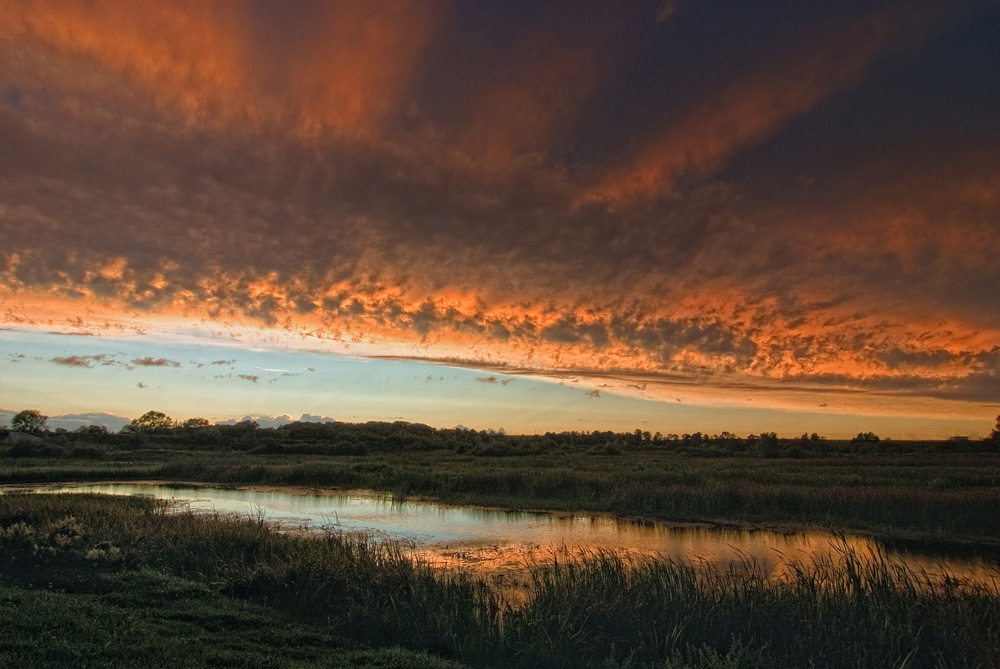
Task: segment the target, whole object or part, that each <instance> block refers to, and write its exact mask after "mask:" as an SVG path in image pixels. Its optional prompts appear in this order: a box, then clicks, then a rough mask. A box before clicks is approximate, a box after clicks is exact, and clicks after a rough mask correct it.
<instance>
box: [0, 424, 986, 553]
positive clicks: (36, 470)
mask: <svg viewBox="0 0 1000 669" xmlns="http://www.w3.org/2000/svg"><path fill="white" fill-rule="evenodd" d="M0 456H2V458H3V460H2V463H3V464H2V467H0V483H42V482H54V481H82V480H92V481H93V480H115V479H117V480H125V479H163V480H175V481H201V482H208V483H225V484H255V483H260V484H274V485H282V484H289V485H299V486H302V485H304V486H330V487H340V488H368V489H373V490H380V491H385V492H389V493H392V494H395V495H398V496H401V497H402V496H412V495H419V496H428V497H434V498H437V499H440V500H443V501H448V502H456V503H474V504H483V505H492V506H500V507H510V508H537V509H552V510H557V509H558V510H562V509H572V510H589V511H596V512H610V513H615V514H620V515H626V516H639V517H646V518H659V519H671V520H712V521H747V522H752V523H811V524H819V525H824V526H828V527H833V528H840V529H852V530H864V531H872V532H876V533H879V534H882V535H898V536H901V537H919V538H924V539H942V540H962V541H967V542H973V543H986V544H995V543H997V542H1000V523H997V522H996V516H995V512H996V509H997V508H1000V450H998V447H997V443H996V442H993V441H982V442H980V441H976V442H887V441H880V442H874V441H855V442H846V441H841V442H833V441H825V440H819V439H794V440H781V439H775V438H773V437H771V436H770V435H762V436H761V437H759V438H758V437H755V438H753V439H735V438H710V437H707V436H704V435H684V436H682V437H677V438H657V437H655V436H650V435H648V434H642V433H638V432H637V433H629V434H614V433H590V434H576V433H562V434H549V435H543V436H538V437H508V436H504V435H493V434H485V433H476V432H466V431H455V430H433V429H431V428H428V427H426V426H421V425H411V424H407V423H393V424H387V423H369V424H364V425H350V424H331V425H320V424H293V425H290V426H286V427H283V428H279V429H277V430H263V429H257V428H254V427H253V426H248V425H238V426H230V427H205V428H194V429H183V428H177V429H174V430H167V431H163V432H159V433H147V434H133V435H108V434H95V433H89V434H88V433H63V434H54V435H50V436H48V437H46V438H45V439H44V441H43V442H41V443H31V444H13V445H8V446H6V447H0Z"/></svg>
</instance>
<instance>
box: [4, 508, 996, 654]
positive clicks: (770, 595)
mask: <svg viewBox="0 0 1000 669" xmlns="http://www.w3.org/2000/svg"><path fill="white" fill-rule="evenodd" d="M840 558H841V559H838V560H835V561H831V562H828V563H823V564H819V565H810V566H806V565H798V566H797V568H796V569H794V570H793V571H792V573H791V575H790V576H789V577H788V578H785V579H783V580H772V579H769V578H767V577H766V576H765V575H764V574H763V573H761V571H760V570H759V569H757V568H756V565H754V564H752V563H747V564H744V565H742V566H740V567H739V568H732V569H729V570H725V571H719V570H715V571H713V570H704V569H695V568H692V567H689V566H685V565H681V564H677V563H673V562H669V561H663V560H652V559H635V558H628V557H626V556H623V555H617V554H607V553H599V554H593V555H588V556H583V557H582V559H581V560H579V561H572V562H568V563H560V564H556V565H553V566H551V567H546V568H541V567H539V568H536V569H534V570H533V571H532V572H531V583H532V589H531V592H532V594H531V596H530V598H529V599H528V601H527V602H520V603H518V602H514V601H511V600H506V599H504V595H503V593H502V591H499V590H496V589H493V588H491V587H490V586H488V585H486V584H484V583H482V582H480V581H478V580H476V579H475V578H474V577H473V576H472V575H468V574H455V573H443V572H437V571H435V570H433V569H432V568H430V567H429V566H427V565H425V564H421V563H419V562H414V561H413V560H411V559H409V558H408V557H407V556H406V554H405V552H404V551H403V550H402V548H401V547H400V546H399V545H396V544H391V543H384V542H378V541H374V540H372V539H371V538H368V537H364V536H341V535H329V536H326V537H324V538H320V539H306V538H298V537H293V536H288V535H283V534H280V533H278V532H275V531H273V530H272V529H270V528H269V527H268V526H267V525H265V524H264V523H263V521H262V520H261V519H260V518H241V519H233V518H225V517H218V516H201V515H194V514H190V513H175V512H171V511H170V510H169V509H168V508H167V507H166V506H164V505H163V504H161V503H158V502H154V501H152V500H147V499H139V498H109V497H102V496H96V495H14V494H10V495H2V496H0V559H2V561H3V564H4V568H5V569H4V572H3V574H4V575H3V576H0V582H2V579H4V578H8V574H11V573H16V572H18V571H19V570H20V571H21V572H30V571H31V570H35V569H38V568H39V567H40V566H45V565H48V566H50V567H51V566H52V565H58V566H59V567H60V569H64V570H84V571H86V570H90V571H97V572H101V573H125V572H135V571H138V570H148V569H153V570H157V571H159V572H162V573H165V574H171V575H173V577H177V578H183V579H189V580H192V581H195V582H197V583H201V584H203V586H204V587H208V588H209V589H210V590H211V591H213V592H217V593H220V595H224V596H226V597H231V598H235V599H238V600H248V601H251V602H254V603H256V604H262V605H265V606H267V607H270V608H274V609H277V610H282V611H286V612H294V613H295V615H296V616H298V617H299V618H301V619H302V620H305V621H307V622H308V623H309V624H310V625H316V626H319V627H321V628H322V629H324V630H327V631H329V632H330V633H332V634H336V635H340V636H343V637H345V638H348V639H353V640H355V641H356V642H359V643H364V644H369V645H378V646H403V647H407V648H410V649H417V650H421V651H431V652H433V653H435V654H437V655H439V656H443V657H446V658H451V659H453V660H456V661H459V662H462V663H464V664H467V665H474V666H496V667H525V668H527V667H679V666H695V667H697V666H704V667H741V666H820V667H859V668H861V667H898V666H907V667H939V666H956V667H994V666H1000V654H998V652H997V649H998V648H1000V596H998V593H997V590H996V589H995V588H994V589H990V588H987V587H983V586H976V585H973V584H969V583H964V582H960V581H958V580H956V579H945V580H943V581H935V580H933V579H930V578H929V577H927V576H926V575H923V574H919V573H914V572H911V571H909V570H907V569H905V568H904V567H902V566H901V565H898V564H895V563H893V562H892V561H890V560H888V559H886V558H885V557H884V556H881V557H877V558H876V559H874V560H864V559H862V558H860V557H859V556H858V555H856V554H854V553H852V552H850V551H849V550H847V549H846V548H845V549H844V551H843V554H842V555H841V556H840Z"/></svg>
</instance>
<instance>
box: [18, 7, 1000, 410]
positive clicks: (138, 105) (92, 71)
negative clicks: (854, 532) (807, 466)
mask: <svg viewBox="0 0 1000 669" xmlns="http://www.w3.org/2000/svg"><path fill="white" fill-rule="evenodd" d="M664 7H666V5H663V3H660V2H638V3H632V4H630V6H629V8H628V9H627V10H625V9H623V10H621V11H619V10H618V8H612V7H610V6H608V5H607V4H605V3H582V4H580V3H569V2H548V3H540V4H537V5H525V6H521V5H517V6H509V7H495V6H492V5H487V4H486V3H477V2H473V3H461V4H452V3H447V2H437V1H433V2H371V3H360V4H359V3H352V2H304V3H298V4H297V6H296V8H295V11H285V9H284V8H283V7H282V5H280V4H278V3H269V2H262V3H248V4H241V3H233V4H229V3H222V4H218V3H208V4H206V3H197V2H179V1H178V2H162V3H157V5H156V7H147V8H143V9H142V10H141V11H137V10H136V9H135V7H134V6H132V4H131V3H126V2H115V1H113V0H104V1H102V2H95V3H87V4H84V3H78V2H72V1H70V0H66V1H56V2H53V1H51V0H50V1H46V2H34V1H32V0H14V1H13V2H11V3H10V6H9V7H8V8H7V9H5V11H4V12H3V16H2V17H0V151H2V154H3V155H4V157H5V158H4V160H3V161H2V163H0V294H2V295H3V301H4V312H5V313H4V314H3V316H2V318H3V320H4V321H5V322H7V323H11V324H16V325H19V326H24V325H27V326H32V325H33V326H35V327H44V328H51V327H52V326H53V325H58V326H60V327H75V328H77V329H78V330H81V331H98V330H100V329H102V328H112V327H114V324H113V323H112V322H111V321H110V319H106V318H103V316H105V315H107V314H108V313H111V314H117V315H118V316H119V317H120V319H121V320H123V321H127V320H129V319H131V321H132V322H138V323H141V322H142V321H143V319H155V318H162V319H169V320H170V321H171V322H174V323H179V324H198V325H200V324H206V323H208V324H213V325H214V326H217V327H220V328H225V327H229V326H242V325H247V324H252V325H256V326H260V327H261V328H264V329H266V330H269V331H274V332H280V333H283V335H286V336H289V337H297V338H300V339H302V340H307V341H312V342H315V343H316V345H317V346H320V345H330V346H337V345H351V344H358V343H364V344H366V345H368V346H369V347H370V348H373V349H376V350H377V349H378V348H379V347H383V348H385V350H391V351H393V352H394V353H399V352H401V351H402V352H404V354H405V355H410V356H413V357H422V358H429V359H435V360H440V361H442V362H447V361H448V360H450V359H452V358H454V357H464V358H467V359H471V360H474V361H477V362H478V364H480V365H481V366H483V367H484V368H487V367H489V365H492V364H502V365H504V366H506V367H507V368H509V369H511V370H518V369H521V370H525V371H537V372H541V373H545V374H551V375H557V376H558V375H560V374H562V375H570V374H575V375H580V374H587V373H590V374H593V375H601V374H604V375H607V374H620V375H625V376H628V378H633V379H639V378H646V377H648V378H665V379H667V378H669V379H683V380H685V381H691V382H699V383H705V384H709V385H711V384H715V385H716V386H717V387H719V388H732V387H735V386H739V387H756V388H771V387H773V386H775V385H776V384H777V385H784V386H786V387H793V386H794V387H799V386H805V387H809V388H814V389H815V388H828V389H833V390H836V389H853V390H858V391H864V392H878V393H887V394H896V395H899V396H918V397H928V398H947V399H955V400H962V401H968V402H984V401H992V400H994V399H995V398H996V396H997V393H998V391H1000V382H998V380H1000V310H998V309H997V308H996V305H997V304H998V303H1000V269H998V265H997V264H996V262H995V258H996V257H997V255H998V254H1000V235H998V233H997V228H996V222H997V220H1000V158H998V156H1000V132H998V126H997V120H996V117H995V114H993V113H991V112H990V110H993V111H995V109H996V108H997V106H996V105H997V103H1000V100H998V99H997V93H996V91H997V90H1000V71H998V67H997V65H996V63H997V62H1000V53H997V47H996V44H995V40H990V39H989V35H990V34H993V33H991V32H990V31H991V30H992V31H994V32H995V30H997V29H1000V16H998V11H997V9H996V8H995V5H993V4H992V3H986V2H984V3H977V2H962V3H953V2H947V3H945V2H932V1H927V2H916V3H912V4H908V6H907V7H905V8H902V7H899V6H898V5H897V4H895V3H889V2H869V3H862V6H857V7H856V6H851V7H831V6H827V3H791V2H781V3H775V4H774V5H773V6H769V7H768V8H766V9H761V10H759V12H755V13H751V12H748V11H746V10H744V9H741V8H740V7H739V5H738V3H729V4H727V3H717V4H715V5H712V6H704V5H700V4H698V3H671V4H670V5H669V10H666V9H664ZM956 128H961V132H958V131H956ZM39 305H44V307H45V309H44V310H43V309H42V308H41V307H40V306H39ZM53 314H55V316H53ZM99 357H100V356H90V357H86V356H84V357H81V356H64V357H57V358H53V359H52V362H53V363H55V364H59V365H67V366H80V367H90V366H94V365H101V364H109V361H108V360H103V359H98V358H99ZM225 363H226V361H218V362H217V363H212V364H220V365H221V364H225ZM121 364H124V361H123V362H122V363H121ZM128 364H130V365H132V366H142V367H164V366H171V367H177V366H179V365H180V363H178V362H176V361H170V360H165V359H156V360H154V359H152V358H145V359H142V358H137V359H134V360H131V361H129V362H128ZM240 378H243V379H244V380H246V381H248V382H253V383H256V382H257V381H258V378H256V377H253V376H252V375H241V377H240ZM486 378H487V379H488V378H489V377H486ZM487 382H488V381H487ZM594 397H597V395H594Z"/></svg>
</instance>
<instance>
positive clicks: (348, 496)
mask: <svg viewBox="0 0 1000 669" xmlns="http://www.w3.org/2000/svg"><path fill="white" fill-rule="evenodd" d="M15 489H18V490H33V491H35V492H63V493H69V492H95V493H104V494H110V495H147V496H150V497H154V498H157V499H163V500H169V501H171V502H172V503H173V504H175V505H176V506H177V507H178V508H182V509H191V510H193V511H197V512H216V513H220V514H237V515H243V516H247V515H249V516H253V517H263V518H264V519H265V520H266V521H267V522H269V523H271V524H272V525H274V526H276V527H278V528H279V529H281V530H282V531H290V532H301V533H307V534H309V533H312V534H318V533H324V532H330V531H334V532H344V533H351V532H363V533H365V534H368V535H370V536H374V537H376V538H380V539H386V540H396V541H401V542H403V543H404V544H405V545H407V546H409V547H410V549H409V550H410V552H411V553H412V554H413V555H414V556H417V557H420V558H422V559H424V560H426V561H428V562H430V563H431V564H433V565H436V566H438V567H441V568H448V569H469V570H473V571H475V572H478V573H479V574H481V575H483V576H486V577H489V578H491V579H492V580H495V581H505V580H510V581H519V580H521V577H523V575H524V574H525V572H526V571H527V567H529V566H531V565H545V564H551V563H553V562H555V561H559V562H565V561H567V560H573V559H578V558H579V556H580V555H581V554H584V553H591V554H592V553H596V552H600V551H610V552H620V553H624V554H627V555H630V556H635V557H642V556H657V557H663V558H667V559H671V560H674V561H676V562H680V563H685V564H694V565H699V564H702V565H711V566H713V567H717V568H721V569H745V568H747V567H748V566H751V565H752V567H753V568H755V569H757V570H759V572H761V573H762V574H766V575H769V576H771V577H774V578H780V577H782V576H785V575H787V574H789V571H790V568H791V565H793V564H795V563H800V564H804V565H811V564H816V563H819V562H830V563H834V564H836V563H837V562H839V561H840V560H841V558H842V552H843V551H844V550H845V548H849V549H850V550H853V551H854V552H855V553H856V554H857V555H858V556H859V557H861V558H870V557H872V556H874V555H876V554H878V553H880V552H882V553H883V554H885V555H887V557H890V558H891V559H893V560H897V561H899V562H902V563H903V564H905V565H907V566H908V567H909V568H910V569H911V570H913V571H916V572H925V573H927V574H928V575H929V576H931V577H940V576H941V575H942V574H944V573H949V574H951V575H954V576H959V577H963V578H967V579H971V580H973V581H976V582H980V583H986V584H990V585H992V586H993V587H996V585H997V583H998V579H1000V570H998V563H997V561H996V560H995V559H988V558H984V557H982V556H964V557H954V556H943V555H938V554H933V553H930V552H916V551H913V550H912V549H911V550H907V551H905V552H904V551H898V550H895V549H893V548H892V547H887V546H885V545H884V544H883V543H881V542H879V541H878V540H875V539H872V538H869V537H863V536H837V535H834V534H833V533H830V532H825V531H821V530H812V531H808V532H793V533H786V532H775V531H768V530H759V529H738V528H719V527H715V526H709V525H699V524H671V523H659V522H656V523H649V522H642V523H640V522H630V521H627V520H622V519H616V518H613V517H609V516H600V515H590V514H560V513H525V512H513V511H502V510H494V509H482V508H474V507H458V506H448V505H444V504H438V503H435V502H426V501H406V502H399V501H394V500H393V499H392V498H391V497H389V496H387V495H384V494H379V493H373V492H368V491H358V490H354V491H317V490H304V489H294V488H285V487H281V488H267V487H258V486H255V487H247V488H227V489H222V488H210V487H200V486H199V487H194V486H177V485H167V484H155V483H108V484H94V485H62V486H30V487H21V488H17V487H14V486H6V487H4V488H3V490H7V491H11V490H15Z"/></svg>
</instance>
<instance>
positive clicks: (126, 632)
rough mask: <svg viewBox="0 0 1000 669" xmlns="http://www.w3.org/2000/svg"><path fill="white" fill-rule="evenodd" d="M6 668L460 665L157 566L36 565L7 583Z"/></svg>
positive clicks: (1, 643) (2, 594)
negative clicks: (360, 639) (363, 637)
mask: <svg viewBox="0 0 1000 669" xmlns="http://www.w3.org/2000/svg"><path fill="white" fill-rule="evenodd" d="M0 666H4V667H122V666H133V667H264V666H266V667H331V668H333V667H344V668H346V667H353V668H356V669H362V668H371V669H376V668H384V669H390V668H395V669H404V668H413V669H418V668H419V669H446V668H448V667H455V666H457V665H455V664H453V663H450V662H447V661H445V660H441V659H438V658H434V657H431V656H427V655H425V654H421V653H416V652H413V651H405V650H400V649H382V650H360V649H357V648H350V647H345V644H344V642H343V640H338V639H336V638H334V637H332V636H331V635H330V634H329V633H327V632H325V631H323V630H322V629H320V628H318V627H316V626H314V625H308V624H305V623H303V622H301V621H299V620H296V619H295V618H294V617H293V616H291V615H289V614H287V613H284V612H281V611H277V610H274V609H272V608H269V607H265V606H261V605H259V604H254V603H251V602H248V601H243V600H239V599H235V598H232V597H226V596H223V595H221V594H220V593H219V592H217V591H216V590H214V589H212V588H210V587H209V586H208V585H206V584H205V583H203V582H201V581H197V580H191V579H184V578H179V577H176V576H171V575H167V574H164V573H162V572H159V571H154V570H151V569H138V570H116V571H107V570H98V569H93V568H83V566H81V565H79V564H78V565H75V566H68V565H66V564H62V565H58V566H57V565H53V564H48V565H35V566H34V568H33V569H30V570H26V569H21V570H14V571H10V570H8V571H7V573H5V574H4V576H3V578H2V582H0Z"/></svg>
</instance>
